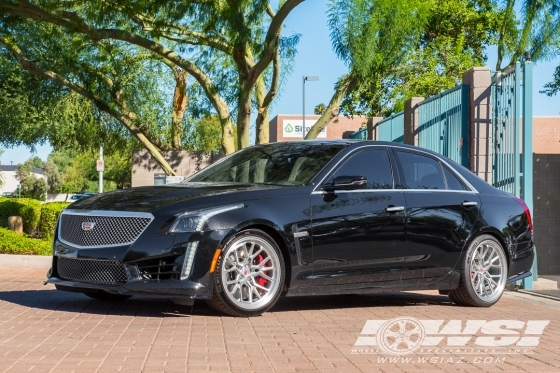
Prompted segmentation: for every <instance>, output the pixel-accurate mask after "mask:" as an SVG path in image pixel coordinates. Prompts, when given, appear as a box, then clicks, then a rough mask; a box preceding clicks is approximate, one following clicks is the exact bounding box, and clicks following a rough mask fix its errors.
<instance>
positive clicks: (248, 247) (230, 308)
mask: <svg viewBox="0 0 560 373" xmlns="http://www.w3.org/2000/svg"><path fill="white" fill-rule="evenodd" d="M243 248H245V250H243ZM249 251H250V252H249ZM240 253H241V254H243V253H247V255H248V256H249V258H244V257H242V258H240V257H239V254H240ZM255 253H256V254H255ZM260 253H262V254H260ZM253 254H254V256H253ZM240 260H243V262H240ZM267 263H270V264H267ZM269 265H271V266H270V267H268V266H269ZM254 267H259V268H260V269H259V270H258V271H256V270H255V268H254ZM263 268H264V269H265V270H264V271H263V270H262V269H263ZM268 268H270V269H268ZM285 272H286V271H285V267H284V258H283V256H282V252H281V251H280V248H279V247H278V244H277V243H276V242H275V241H274V240H273V239H272V237H270V236H269V235H268V234H266V233H265V232H263V231H261V230H258V229H249V230H246V231H243V232H240V233H238V234H236V235H235V236H234V237H233V238H232V239H231V240H230V241H229V242H228V243H227V244H226V245H224V249H223V250H222V254H221V255H220V258H219V259H218V263H217V265H216V271H215V273H214V289H213V290H214V291H213V296H212V298H211V299H209V300H208V303H209V304H210V306H211V307H212V308H214V309H216V310H217V311H219V312H222V313H224V314H226V315H230V316H236V317H250V316H258V315H261V314H262V313H263V312H266V311H268V310H269V309H270V308H271V307H272V306H274V304H275V303H276V301H277V300H278V298H279V297H280V294H281V293H282V290H283V287H284V276H285ZM257 273H259V274H262V276H264V277H262V276H260V275H259V274H257ZM265 277H267V278H268V279H270V280H268V279H265ZM224 279H226V280H227V281H230V282H234V283H233V284H224ZM257 286H258V287H257ZM237 295H238V296H239V298H238V299H237ZM254 297H258V299H255V300H253V298H254Z"/></svg>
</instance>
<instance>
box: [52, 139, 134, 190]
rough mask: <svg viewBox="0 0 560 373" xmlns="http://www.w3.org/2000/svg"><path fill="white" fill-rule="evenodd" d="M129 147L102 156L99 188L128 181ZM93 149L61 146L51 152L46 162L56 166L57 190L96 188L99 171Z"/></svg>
mask: <svg viewBox="0 0 560 373" xmlns="http://www.w3.org/2000/svg"><path fill="white" fill-rule="evenodd" d="M131 153H132V151H131V150H129V149H128V148H123V149H121V150H119V151H116V150H114V151H113V152H112V153H109V154H106V155H105V156H104V160H105V172H104V175H103V182H104V183H103V190H104V191H107V192H108V191H111V190H115V189H117V188H119V189H120V188H126V187H128V186H130V184H131V174H132V156H131ZM97 157H98V154H97V152H91V151H84V152H77V151H76V150H75V149H62V150H57V151H54V152H52V153H51V154H50V155H49V157H48V161H47V163H48V162H49V161H50V162H52V163H54V164H55V165H56V166H57V168H58V169H59V170H60V174H61V178H62V185H61V186H60V188H59V191H60V192H61V193H83V192H92V191H96V190H97V189H98V187H99V173H98V172H97V170H96V163H95V161H96V159H97Z"/></svg>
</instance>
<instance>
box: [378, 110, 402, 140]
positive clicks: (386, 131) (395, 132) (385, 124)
mask: <svg viewBox="0 0 560 373" xmlns="http://www.w3.org/2000/svg"><path fill="white" fill-rule="evenodd" d="M374 132H375V133H376V137H374V139H375V140H378V141H391V142H399V143H403V142H404V112H403V111H401V112H400V113H397V114H393V115H391V116H390V117H388V118H385V119H383V120H382V121H380V122H378V123H377V124H376V125H375V126H374Z"/></svg>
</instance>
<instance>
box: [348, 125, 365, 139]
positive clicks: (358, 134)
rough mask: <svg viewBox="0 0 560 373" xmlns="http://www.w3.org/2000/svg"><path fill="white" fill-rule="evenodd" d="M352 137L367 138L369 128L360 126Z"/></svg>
mask: <svg viewBox="0 0 560 373" xmlns="http://www.w3.org/2000/svg"><path fill="white" fill-rule="evenodd" d="M350 138H351V139H354V140H367V128H360V129H359V130H357V131H356V132H354V133H352V134H351V135H350Z"/></svg>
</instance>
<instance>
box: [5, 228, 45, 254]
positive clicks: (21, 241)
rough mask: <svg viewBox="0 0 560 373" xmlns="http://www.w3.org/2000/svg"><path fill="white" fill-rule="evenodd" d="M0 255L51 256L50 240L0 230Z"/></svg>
mask: <svg viewBox="0 0 560 373" xmlns="http://www.w3.org/2000/svg"><path fill="white" fill-rule="evenodd" d="M0 254H19V255H52V239H51V238H45V239H37V238H31V237H29V236H26V235H21V234H19V233H16V232H14V231H11V230H9V229H5V228H0Z"/></svg>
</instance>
